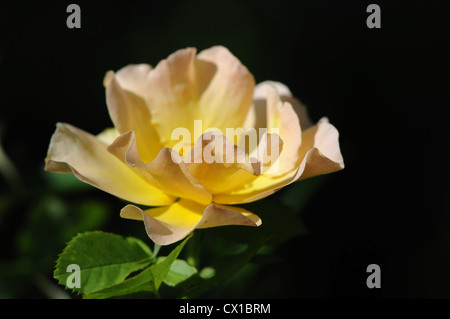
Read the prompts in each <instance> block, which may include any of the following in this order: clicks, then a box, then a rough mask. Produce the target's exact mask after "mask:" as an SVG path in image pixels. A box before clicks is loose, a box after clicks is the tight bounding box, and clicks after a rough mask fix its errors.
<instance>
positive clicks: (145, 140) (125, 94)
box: [105, 69, 162, 163]
mask: <svg viewBox="0 0 450 319" xmlns="http://www.w3.org/2000/svg"><path fill="white" fill-rule="evenodd" d="M125 70H127V71H126V74H127V76H131V75H132V74H134V72H131V71H130V70H128V69H125ZM121 72H125V71H123V70H122V71H121ZM128 73H132V74H131V75H130V74H128ZM122 75H123V74H122ZM107 77H108V78H109V79H108V80H107V81H105V82H107V86H106V103H107V105H108V111H109V114H110V116H111V120H112V122H113V123H114V126H115V127H116V128H117V130H118V132H119V133H120V134H123V133H125V132H127V131H130V130H133V131H135V133H136V140H137V148H138V152H139V155H140V157H141V158H142V160H143V161H144V162H146V163H148V162H151V161H152V160H153V159H154V158H155V157H156V155H157V154H158V153H159V151H160V150H161V148H162V146H161V144H160V143H159V137H158V135H157V134H156V131H155V130H154V128H153V127H152V124H151V116H150V112H149V110H148V107H147V105H146V102H145V100H144V99H143V98H142V97H140V96H139V95H136V94H135V93H133V92H132V91H128V90H126V89H124V88H123V87H122V86H121V83H120V81H119V76H118V74H117V75H114V73H113V72H112V71H110V72H109V73H108V75H107ZM122 77H124V76H122ZM125 83H126V84H127V87H129V88H130V87H131V89H133V90H134V91H135V92H137V91H139V90H141V88H138V87H132V84H133V83H134V82H132V81H131V79H129V80H128V81H127V82H125Z"/></svg>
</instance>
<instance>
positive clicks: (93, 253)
mask: <svg viewBox="0 0 450 319" xmlns="http://www.w3.org/2000/svg"><path fill="white" fill-rule="evenodd" d="M153 258H154V257H153V254H152V253H151V251H150V248H148V247H147V246H146V245H145V244H144V243H143V242H142V241H140V240H138V239H136V238H131V237H128V238H124V237H122V236H119V235H115V234H110V233H103V232H99V231H95V232H87V233H83V234H79V235H77V236H75V237H74V238H73V239H72V240H71V241H70V242H69V244H68V245H67V247H66V248H65V249H64V251H63V252H62V254H61V255H60V256H59V258H58V260H57V263H56V268H55V271H54V277H55V279H57V280H58V281H59V283H60V284H62V285H65V286H67V279H68V277H69V276H70V275H72V272H67V267H68V266H69V265H71V264H76V265H78V266H79V267H80V273H79V278H80V287H79V288H77V287H74V288H73V291H76V292H78V293H82V294H86V293H89V292H93V291H97V290H100V289H103V288H105V287H108V286H111V285H115V284H118V283H120V282H122V281H123V280H125V278H126V277H127V276H128V275H130V274H131V273H132V272H135V271H137V270H140V269H142V268H144V267H146V266H148V265H149V264H150V262H151V261H152V260H153Z"/></svg>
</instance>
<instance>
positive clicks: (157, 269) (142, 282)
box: [84, 236, 190, 299]
mask: <svg viewBox="0 0 450 319" xmlns="http://www.w3.org/2000/svg"><path fill="white" fill-rule="evenodd" d="M189 238H190V236H189V237H187V238H186V239H185V240H183V241H182V242H181V244H179V245H178V246H177V247H176V248H175V249H174V250H172V252H171V253H170V254H169V255H168V256H167V257H165V258H164V260H162V261H161V262H160V263H157V264H153V265H151V266H150V267H148V268H146V269H144V270H143V271H142V272H141V273H139V274H138V275H136V276H134V277H132V278H129V279H127V280H125V281H123V282H121V283H119V284H117V285H113V286H110V287H106V288H104V289H102V290H99V291H96V292H92V293H88V294H86V295H85V296H84V298H86V299H106V298H113V297H119V296H125V295H130V294H134V293H139V292H154V293H155V294H156V296H159V293H158V289H159V287H160V286H161V283H162V282H163V280H164V279H165V277H166V275H167V274H168V273H169V270H170V268H171V267H172V264H173V263H174V261H175V260H176V259H177V257H178V255H179V254H180V252H181V250H182V249H183V247H184V245H185V244H186V242H187V241H188V240H189Z"/></svg>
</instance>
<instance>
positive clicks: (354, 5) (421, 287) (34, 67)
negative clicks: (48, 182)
mask: <svg viewBox="0 0 450 319" xmlns="http://www.w3.org/2000/svg"><path fill="white" fill-rule="evenodd" d="M73 2H74V3H78V4H79V5H80V7H81V25H82V27H81V29H68V28H67V27H66V18H67V16H68V13H66V8H67V6H68V4H70V3H71V2H67V1H54V2H45V3H44V1H38V2H29V3H26V2H25V3H24V2H19V1H17V2H11V3H9V4H5V3H3V2H2V4H1V5H0V35H1V37H0V120H1V121H2V126H3V145H4V148H5V150H6V152H7V153H8V154H9V155H10V157H11V158H12V160H13V161H14V162H15V164H16V166H17V167H18V168H19V170H20V172H21V174H22V176H23V177H24V180H25V181H26V184H27V185H28V186H30V185H31V186H33V187H35V186H39V183H40V176H41V173H40V172H41V171H42V168H43V159H44V158H45V155H46V151H47V147H48V142H49V140H50V136H51V134H52V133H53V131H54V129H55V123H56V122H68V123H71V124H73V125H75V126H77V127H80V128H82V129H84V130H86V131H88V132H91V133H99V132H100V131H101V130H102V129H103V128H104V127H107V126H110V124H111V123H110V120H109V117H108V115H107V110H106V105H105V99H104V89H103V86H102V79H103V76H104V74H105V73H106V72H107V71H108V70H117V69H119V68H121V67H123V66H125V65H127V64H130V63H149V64H152V65H156V63H157V62H158V61H159V60H161V59H163V58H165V57H167V56H168V55H169V54H170V53H172V52H174V51H176V50H177V49H179V48H183V47H187V46H193V47H197V48H198V49H199V50H202V49H206V48H208V47H210V46H212V45H217V44H220V45H224V46H226V47H228V48H229V49H230V51H231V52H233V54H235V55H236V56H237V57H238V58H239V59H240V60H241V61H242V63H243V64H244V65H246V66H247V67H248V69H249V70H250V71H251V72H252V73H253V74H254V76H255V78H256V81H257V82H260V81H263V80H268V79H270V80H277V81H280V82H283V83H285V84H287V85H288V86H289V87H290V89H291V91H292V92H293V93H294V94H295V95H296V96H297V97H298V98H299V99H300V100H302V101H303V102H304V103H305V104H306V105H307V106H308V107H309V112H310V116H311V118H312V119H313V120H314V121H317V120H318V119H319V118H320V117H322V116H327V117H328V118H329V119H330V121H331V123H333V124H334V125H335V126H336V127H337V128H338V130H339V132H340V143H341V150H342V154H343V156H344V160H345V164H346V168H345V169H344V170H343V171H341V172H339V173H335V174H333V175H330V177H329V178H327V179H326V182H325V183H324V185H323V187H321V189H320V190H319V191H317V192H316V193H315V194H314V196H313V198H311V200H310V201H309V202H308V205H307V207H306V208H305V209H304V211H302V216H303V219H304V221H305V224H306V225H307V227H308V229H309V230H310V232H311V235H309V236H303V237H300V238H296V239H294V240H292V241H290V242H289V243H287V244H286V246H285V247H284V248H283V249H285V251H286V252H285V253H286V254H291V253H292V251H298V254H299V256H298V259H297V263H296V264H295V267H298V274H299V275H298V276H299V277H298V279H296V280H294V281H293V282H292V288H291V290H290V291H288V292H287V293H286V296H292V297H319V298H322V297H326V298H328V297H331V298H347V297H352V298H366V297H367V298H372V297H373V298H380V297H381V298H422V297H425V298H447V297H450V275H449V269H450V218H449V217H450V200H449V199H450V187H449V179H448V178H449V176H448V175H449V174H448V164H447V162H448V161H449V157H448V154H449V152H448V150H449V140H448V137H449V134H448V117H447V116H446V113H448V112H446V111H447V108H448V106H449V100H450V99H449V94H448V90H449V81H448V77H449V72H448V71H449V57H450V55H449V53H450V52H449V40H450V39H449V31H450V28H449V24H450V23H449V22H450V11H449V7H450V6H449V5H448V1H378V0H377V1H356V0H355V1H331V0H330V1H323V0H314V1H313V0H309V1H296V2H287V1H270V2H269V1H237V0H228V1H226V2H213V1H206V0H201V1H135V2H133V3H130V2H128V1H114V2H113V1H89V2H88V1H73ZM371 2H375V3H377V4H378V5H380V7H381V29H369V28H367V26H366V18H367V16H368V15H369V14H368V13H366V8H367V6H368V5H369V4H370V3H371ZM1 186H2V188H3V187H6V184H5V183H4V181H3V180H2V181H1ZM23 218H24V216H21V215H20V212H17V215H16V216H14V217H8V218H7V221H8V223H9V224H8V225H6V224H4V225H1V226H0V227H1V235H2V240H1V245H2V246H5V245H6V246H7V238H8V236H13V235H14V230H15V229H18V228H20V224H21V220H22V219H23ZM2 250H3V252H5V253H6V254H8V248H7V247H3V248H2ZM6 258H8V257H6ZM372 263H375V264H378V265H380V267H381V270H382V288H381V289H378V290H376V289H374V290H369V289H368V288H367V287H366V284H365V281H366V278H367V273H366V267H367V265H368V264H372Z"/></svg>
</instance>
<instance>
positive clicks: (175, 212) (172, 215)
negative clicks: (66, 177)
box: [120, 199, 261, 245]
mask: <svg viewBox="0 0 450 319" xmlns="http://www.w3.org/2000/svg"><path fill="white" fill-rule="evenodd" d="M139 215H140V216H141V219H142V220H143V221H144V224H145V229H146V231H147V234H148V236H149V237H150V238H151V239H152V240H153V241H154V242H155V243H157V244H159V245H169V244H172V243H174V242H176V241H178V240H181V239H183V238H184V237H186V236H187V235H188V234H189V233H191V232H192V231H193V230H194V229H196V228H208V227H217V226H225V225H246V226H259V225H261V220H260V218H259V217H258V216H256V215H255V214H253V213H251V212H249V211H247V210H245V209H243V208H239V207H231V206H224V205H216V204H210V205H208V206H204V205H199V204H197V203H195V202H192V201H189V200H185V199H181V200H180V201H178V202H176V203H173V204H172V205H170V206H164V207H157V208H152V209H147V210H145V211H143V210H141V209H140V208H138V207H136V206H134V205H127V206H125V207H124V208H123V209H122V210H121V212H120V216H121V217H123V218H130V219H139Z"/></svg>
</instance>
